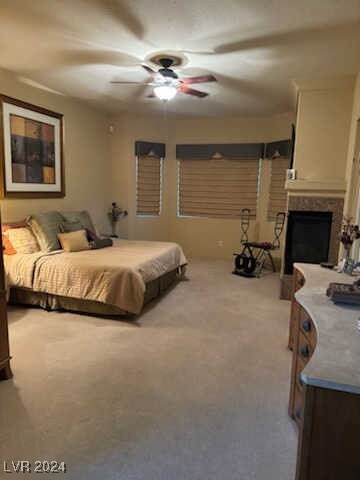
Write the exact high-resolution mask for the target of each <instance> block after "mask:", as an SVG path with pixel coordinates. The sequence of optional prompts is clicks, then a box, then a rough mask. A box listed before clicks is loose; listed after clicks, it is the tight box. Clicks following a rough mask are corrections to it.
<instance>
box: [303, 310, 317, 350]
mask: <svg viewBox="0 0 360 480" xmlns="http://www.w3.org/2000/svg"><path fill="white" fill-rule="evenodd" d="M299 327H300V334H302V335H305V337H306V338H307V339H308V341H309V344H310V345H311V347H312V351H314V348H315V345H316V340H317V334H316V330H315V325H314V323H313V321H312V320H311V318H310V317H309V315H308V313H307V312H305V310H304V309H303V308H301V309H300V315H299Z"/></svg>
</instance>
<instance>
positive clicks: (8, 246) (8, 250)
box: [1, 220, 26, 255]
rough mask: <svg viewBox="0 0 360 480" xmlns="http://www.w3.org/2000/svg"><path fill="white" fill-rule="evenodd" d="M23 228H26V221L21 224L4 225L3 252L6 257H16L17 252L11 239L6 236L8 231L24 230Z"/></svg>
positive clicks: (2, 226) (2, 230)
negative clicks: (13, 229) (12, 229)
mask: <svg viewBox="0 0 360 480" xmlns="http://www.w3.org/2000/svg"><path fill="white" fill-rule="evenodd" d="M23 227H26V222H25V220H23V221H21V222H11V223H3V224H2V225H1V233H2V244H3V252H4V254H5V255H15V253H16V250H15V248H14V246H13V245H12V243H11V242H10V240H9V237H8V236H7V235H4V233H5V232H6V231H7V230H10V228H23Z"/></svg>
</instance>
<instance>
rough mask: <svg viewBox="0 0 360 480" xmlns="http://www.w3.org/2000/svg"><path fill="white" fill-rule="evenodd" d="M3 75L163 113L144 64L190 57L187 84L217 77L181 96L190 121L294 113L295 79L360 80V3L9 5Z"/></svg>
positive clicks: (42, 1) (179, 104) (170, 0)
mask: <svg viewBox="0 0 360 480" xmlns="http://www.w3.org/2000/svg"><path fill="white" fill-rule="evenodd" d="M0 18H1V28H0V66H1V67H3V68H6V69H9V70H12V71H13V72H16V73H17V74H18V76H19V77H20V78H21V79H22V81H25V82H27V81H29V80H30V81H32V82H37V83H38V84H40V85H43V86H44V87H47V88H50V89H53V90H56V91H58V92H61V93H63V94H66V95H70V96H74V97H78V98H81V99H85V100H87V101H90V102H91V103H93V104H95V105H97V106H98V107H101V108H104V109H106V110H107V111H109V112H119V111H123V110H131V111H140V110H141V111H146V112H151V111H156V110H161V109H162V108H163V106H162V104H161V102H160V101H159V100H157V99H148V98H146V95H147V93H151V89H150V87H143V86H141V85H139V86H137V85H120V86H114V85H111V84H110V83H109V82H110V81H111V80H129V81H139V82H142V81H147V80H148V78H149V77H148V76H147V74H146V72H145V71H143V69H142V68H141V67H140V66H139V64H140V63H141V62H142V61H143V60H144V59H145V58H146V57H148V56H149V55H151V54H152V53H154V52H158V51H169V50H170V51H180V52H183V53H184V55H185V56H186V58H187V60H188V62H187V65H185V66H184V67H183V68H181V69H179V70H178V71H177V72H178V73H179V74H180V76H181V75H182V76H192V75H197V74H203V73H212V74H214V75H215V76H216V77H217V79H218V82H217V83H209V84H198V85H196V86H194V87H195V88H198V89H200V90H203V91H206V92H209V93H210V96H209V97H207V98H204V99H201V98H196V97H192V96H187V95H178V96H177V97H176V98H175V100H173V101H172V102H170V103H169V104H168V105H167V109H168V111H170V112H174V113H178V114H185V115H244V116H245V115H251V116H258V115H272V114H277V113H282V112H286V111H289V110H291V109H292V80H293V79H297V78H314V77H319V76H320V77H325V76H326V77H327V76H332V75H343V74H347V75H348V74H353V73H356V72H358V71H360V0H300V1H296V2H295V1H294V0H191V1H189V0H32V1H31V0H1V2H0Z"/></svg>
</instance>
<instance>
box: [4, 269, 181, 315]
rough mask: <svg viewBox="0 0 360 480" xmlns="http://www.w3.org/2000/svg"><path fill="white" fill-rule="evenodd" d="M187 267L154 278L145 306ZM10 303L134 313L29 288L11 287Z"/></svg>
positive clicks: (146, 292)
mask: <svg viewBox="0 0 360 480" xmlns="http://www.w3.org/2000/svg"><path fill="white" fill-rule="evenodd" d="M185 269H186V267H185V266H183V267H181V268H177V269H176V270H173V271H171V272H169V273H165V275H162V276H161V277H160V278H158V279H156V280H152V281H151V282H149V283H147V284H146V289H145V294H144V302H143V307H144V306H145V305H147V304H148V303H150V302H151V300H153V299H155V298H157V297H159V296H160V295H161V294H162V293H164V292H165V291H166V290H167V289H168V288H169V287H170V286H171V285H173V284H175V283H176V282H177V281H179V280H181V279H182V277H183V275H185ZM9 303H10V304H13V305H27V306H34V307H35V306H36V307H41V308H44V309H45V310H48V311H51V310H66V311H72V312H80V313H86V314H90V315H98V316H118V315H121V316H125V315H126V316H127V315H133V314H131V313H130V312H126V311H125V310H121V309H120V308H118V307H115V306H113V305H107V304H105V303H101V302H96V301H92V300H82V299H77V298H71V297H61V296H58V295H51V294H48V293H43V292H34V291H33V290H30V289H27V288H11V289H10V295H9Z"/></svg>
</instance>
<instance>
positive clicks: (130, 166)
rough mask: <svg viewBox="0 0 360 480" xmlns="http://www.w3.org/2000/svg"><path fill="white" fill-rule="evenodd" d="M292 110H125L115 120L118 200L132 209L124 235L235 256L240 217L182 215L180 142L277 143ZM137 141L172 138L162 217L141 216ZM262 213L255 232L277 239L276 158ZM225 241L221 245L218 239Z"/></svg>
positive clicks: (285, 134)
mask: <svg viewBox="0 0 360 480" xmlns="http://www.w3.org/2000/svg"><path fill="white" fill-rule="evenodd" d="M293 121H294V116H293V115H292V114H285V115H279V116H276V117H272V118H208V117H206V118H195V119H174V118H171V117H166V115H164V116H158V117H150V116H149V117H145V116H143V117H140V116H138V115H122V116H119V117H116V118H114V119H112V123H113V125H114V134H113V141H112V145H113V148H112V169H113V187H112V195H113V199H114V201H118V202H119V204H120V205H121V206H122V207H123V208H127V209H128V210H129V216H128V217H127V219H124V220H122V221H121V223H120V226H119V234H120V236H122V237H126V238H131V239H136V238H143V239H148V240H170V241H174V242H178V243H180V244H181V245H182V247H183V248H184V251H185V253H186V254H187V255H188V256H206V257H219V258H229V259H231V256H232V253H233V252H235V251H237V250H238V249H239V247H240V221H239V220H222V219H209V218H180V217H178V216H177V189H178V161H177V159H176V153H175V147H176V144H177V143H242V142H271V141H274V140H280V139H285V138H289V135H290V132H291V129H290V126H291V123H292V122H293ZM135 140H147V141H158V142H165V143H166V151H167V153H166V159H165V160H164V166H163V167H164V168H163V209H162V214H161V215H160V216H159V217H153V218H141V217H136V168H135V154H134V142H135ZM262 172H263V175H262V178H261V185H260V192H259V200H258V212H257V219H256V221H253V222H251V228H250V230H249V237H250V238H251V239H253V240H256V239H258V238H259V239H260V238H261V239H262V240H268V239H270V240H272V237H273V223H271V222H268V221H267V198H268V192H269V179H270V177H269V175H270V161H267V160H265V161H263V169H262ZM219 240H221V241H222V242H223V244H222V246H219V244H218V241H219Z"/></svg>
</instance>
